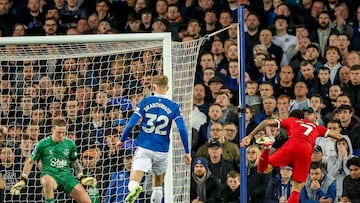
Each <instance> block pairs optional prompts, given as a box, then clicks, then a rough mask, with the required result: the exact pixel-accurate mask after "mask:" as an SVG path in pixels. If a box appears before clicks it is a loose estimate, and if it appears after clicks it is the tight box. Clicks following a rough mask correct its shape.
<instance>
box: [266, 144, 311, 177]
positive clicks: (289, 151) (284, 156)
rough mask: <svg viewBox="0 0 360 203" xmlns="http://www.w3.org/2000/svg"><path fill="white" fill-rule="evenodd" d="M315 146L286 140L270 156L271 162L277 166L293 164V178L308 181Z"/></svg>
mask: <svg viewBox="0 0 360 203" xmlns="http://www.w3.org/2000/svg"><path fill="white" fill-rule="evenodd" d="M312 151H313V147H312V146H311V145H310V144H309V143H294V142H289V141H288V142H286V143H285V144H284V145H283V146H282V147H281V148H280V149H278V150H276V151H275V152H274V153H273V154H272V155H270V157H269V163H270V164H271V165H272V166H275V167H281V166H292V168H293V175H292V179H293V180H294V181H296V182H302V183H304V182H306V178H307V176H308V173H309V169H310V164H311V154H312Z"/></svg>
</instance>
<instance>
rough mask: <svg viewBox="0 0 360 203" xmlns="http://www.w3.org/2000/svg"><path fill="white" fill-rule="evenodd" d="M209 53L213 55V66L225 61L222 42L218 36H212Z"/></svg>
mask: <svg viewBox="0 0 360 203" xmlns="http://www.w3.org/2000/svg"><path fill="white" fill-rule="evenodd" d="M211 53H212V54H213V56H214V62H215V67H219V66H222V65H223V64H226V63H227V60H226V58H225V55H224V53H225V49H224V43H223V42H222V41H221V40H220V39H219V38H214V40H213V42H212V44H211Z"/></svg>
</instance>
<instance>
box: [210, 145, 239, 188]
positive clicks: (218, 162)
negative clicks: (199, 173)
mask: <svg viewBox="0 0 360 203" xmlns="http://www.w3.org/2000/svg"><path fill="white" fill-rule="evenodd" d="M222 153H223V149H222V144H221V143H220V142H219V141H217V140H215V141H212V142H211V143H210V144H209V148H208V159H207V160H208V163H209V169H210V171H211V172H212V173H213V174H214V176H215V177H217V178H218V179H219V180H220V182H221V184H224V183H225V182H226V175H227V173H228V172H229V171H231V170H234V166H233V164H232V163H231V162H230V161H227V160H225V159H224V158H223V157H222Z"/></svg>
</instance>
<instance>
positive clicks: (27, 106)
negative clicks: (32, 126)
mask: <svg viewBox="0 0 360 203" xmlns="http://www.w3.org/2000/svg"><path fill="white" fill-rule="evenodd" d="M3 91H4V90H2V91H1V92H3ZM32 107H33V100H32V98H31V96H30V95H24V96H22V97H21V98H20V104H19V106H18V107H17V109H16V115H15V117H16V119H17V122H18V123H19V124H20V125H22V126H26V125H28V124H29V122H30V117H31V109H32Z"/></svg>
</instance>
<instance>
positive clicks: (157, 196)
mask: <svg viewBox="0 0 360 203" xmlns="http://www.w3.org/2000/svg"><path fill="white" fill-rule="evenodd" d="M168 82H169V79H168V77H167V76H165V75H156V76H154V77H153V89H154V93H155V94H154V95H153V96H149V97H146V98H144V99H142V100H141V101H140V102H139V104H138V105H137V108H136V110H135V111H134V113H133V114H132V115H131V117H130V120H129V122H128V123H127V124H126V126H125V129H124V132H123V133H122V135H121V138H120V139H119V141H118V142H117V143H116V146H117V147H122V145H123V144H124V142H125V141H126V139H127V137H129V135H130V134H131V131H132V129H133V128H134V127H135V126H136V125H138V122H139V121H140V127H139V128H140V132H139V135H138V136H137V137H136V138H135V142H134V143H135V145H136V146H137V149H136V153H135V155H134V163H133V166H132V169H131V174H130V182H129V184H128V188H129V194H128V195H127V197H126V198H125V202H126V203H134V202H135V200H136V199H137V198H138V196H139V195H140V194H141V192H142V190H143V189H142V186H141V185H140V183H141V180H142V179H143V176H144V174H145V173H147V172H150V171H152V175H153V176H152V177H153V185H152V195H151V201H152V202H153V203H160V202H161V200H162V198H163V190H162V186H163V182H164V177H165V173H166V169H167V160H168V155H169V147H170V136H171V134H170V129H171V126H172V123H173V121H175V123H176V125H177V128H178V130H179V134H180V139H181V141H182V144H183V147H184V151H185V155H184V161H185V164H190V163H191V155H190V149H189V143H188V132H187V128H186V125H185V121H184V118H183V115H182V113H181V110H180V106H179V104H177V103H175V102H174V101H172V100H170V99H168V98H167V97H166V94H167V91H168V89H169V86H168V85H169V84H168Z"/></svg>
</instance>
